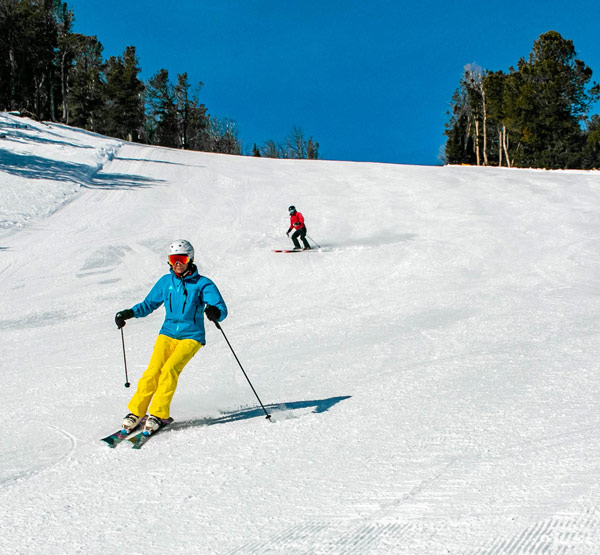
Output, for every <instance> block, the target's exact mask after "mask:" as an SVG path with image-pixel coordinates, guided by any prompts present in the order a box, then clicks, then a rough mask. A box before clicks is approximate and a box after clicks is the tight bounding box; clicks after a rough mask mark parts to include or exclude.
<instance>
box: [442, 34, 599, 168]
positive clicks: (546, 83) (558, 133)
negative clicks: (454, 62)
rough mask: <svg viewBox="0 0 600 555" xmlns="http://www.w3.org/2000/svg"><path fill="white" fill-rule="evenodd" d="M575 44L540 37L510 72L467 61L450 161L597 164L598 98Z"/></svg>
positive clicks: (454, 109)
mask: <svg viewBox="0 0 600 555" xmlns="http://www.w3.org/2000/svg"><path fill="white" fill-rule="evenodd" d="M591 79H592V70H591V69H590V68H589V67H588V66H586V65H585V63H584V62H583V61H581V60H579V59H577V58H576V52H575V48H574V46H573V42H572V41H570V40H566V39H564V38H563V37H562V36H561V35H560V34H559V33H557V32H556V31H549V32H547V33H544V34H543V35H541V36H540V37H539V38H538V39H537V40H536V41H535V42H534V45H533V51H532V52H531V53H530V55H529V58H528V59H527V60H525V59H523V58H521V59H520V60H519V62H518V65H517V68H516V69H515V68H513V67H511V68H509V72H508V73H504V72H502V71H496V72H492V71H489V70H484V69H482V68H480V67H478V66H476V65H467V66H466V67H465V73H464V75H463V77H462V79H461V81H460V86H459V88H458V89H457V91H456V92H455V93H454V96H453V98H452V102H451V111H450V112H449V115H450V121H449V123H447V124H446V131H445V134H446V136H447V137H448V139H447V142H446V146H445V162H446V163H449V164H476V165H486V166H488V165H489V166H507V167H532V168H548V169H558V168H582V169H591V168H600V116H598V115H593V116H592V117H588V113H589V111H590V109H591V106H592V105H593V104H594V102H596V101H597V100H598V98H599V97H600V86H599V85H598V84H596V83H592V82H591Z"/></svg>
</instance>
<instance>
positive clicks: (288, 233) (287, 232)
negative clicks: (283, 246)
mask: <svg viewBox="0 0 600 555" xmlns="http://www.w3.org/2000/svg"><path fill="white" fill-rule="evenodd" d="M290 231H291V230H289V229H288V230H287V231H286V232H285V234H286V235H287V236H288V237H289V236H290Z"/></svg>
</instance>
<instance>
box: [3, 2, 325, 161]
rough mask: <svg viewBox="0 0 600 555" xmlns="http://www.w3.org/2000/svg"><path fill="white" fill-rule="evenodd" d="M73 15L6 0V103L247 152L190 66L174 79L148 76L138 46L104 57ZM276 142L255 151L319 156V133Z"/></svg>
mask: <svg viewBox="0 0 600 555" xmlns="http://www.w3.org/2000/svg"><path fill="white" fill-rule="evenodd" d="M73 23H74V14H73V11H72V10H70V9H69V7H68V5H67V3H66V2H62V1H60V0H0V108H2V109H4V110H10V111H16V110H18V111H20V112H21V113H23V114H24V115H28V116H30V117H34V118H36V119H39V120H46V121H55V122H62V123H65V124H68V125H73V126H76V127H82V128H84V129H87V130H90V131H94V132H96V133H101V134H103V135H108V136H111V137H116V138H120V139H125V140H129V141H136V142H141V143H146V144H152V145H161V146H168V147H174V148H183V149H190V150H203V151H207V152H220V153H225V154H242V151H243V145H242V142H241V141H240V139H239V133H238V129H237V126H236V124H235V121H233V120H231V119H229V118H218V117H214V116H211V115H210V114H209V113H208V111H207V108H206V106H205V105H204V104H203V103H201V102H200V100H199V92H200V90H201V88H202V85H203V84H202V83H198V84H197V85H195V86H194V85H192V84H191V83H190V81H189V79H188V75H187V73H183V74H181V75H179V74H178V75H177V76H176V79H175V80H172V79H171V77H170V76H169V73H168V71H167V70H166V69H161V70H159V71H158V72H157V73H156V74H155V75H154V76H152V77H151V78H150V79H149V80H148V82H146V83H145V82H143V81H142V80H141V79H140V77H139V76H140V72H141V68H140V67H139V61H138V58H137V56H136V49H135V47H134V46H128V47H127V48H126V49H125V51H124V52H123V55H122V56H111V57H110V58H109V59H108V60H104V59H103V56H102V52H103V46H102V44H101V42H100V41H99V40H98V38H97V37H96V36H86V35H81V34H78V33H74V32H73ZM297 132H298V130H297V129H296V128H294V130H292V134H291V136H294V135H296V134H297ZM299 133H300V135H302V132H301V131H300V132H299ZM288 142H289V140H287V141H286V143H282V144H287V143H288ZM273 144H275V143H274V142H273V141H267V142H266V143H264V144H263V145H262V146H261V147H257V146H256V145H254V150H253V153H252V154H253V155H255V156H257V155H262V156H271V157H275V158H286V157H295V158H318V143H315V142H314V141H313V140H312V137H311V138H310V139H309V140H305V139H304V137H303V136H302V137H301V143H300V144H301V145H302V146H301V147H299V146H298V144H296V148H291V149H290V148H283V147H282V148H275V149H273Z"/></svg>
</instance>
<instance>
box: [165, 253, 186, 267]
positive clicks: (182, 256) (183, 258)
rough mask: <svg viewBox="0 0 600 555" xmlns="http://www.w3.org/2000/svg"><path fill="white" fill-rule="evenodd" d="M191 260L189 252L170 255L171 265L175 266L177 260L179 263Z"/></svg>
mask: <svg viewBox="0 0 600 555" xmlns="http://www.w3.org/2000/svg"><path fill="white" fill-rule="evenodd" d="M189 261H190V257H189V256H188V255H187V254H170V255H169V264H170V265H171V266H175V264H177V262H179V264H183V265H185V264H187V263H188V262H189Z"/></svg>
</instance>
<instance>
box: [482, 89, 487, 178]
mask: <svg viewBox="0 0 600 555" xmlns="http://www.w3.org/2000/svg"><path fill="white" fill-rule="evenodd" d="M481 99H482V107H483V165H484V166H487V165H488V157H487V108H486V105H485V90H484V88H483V83H482V84H481Z"/></svg>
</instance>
